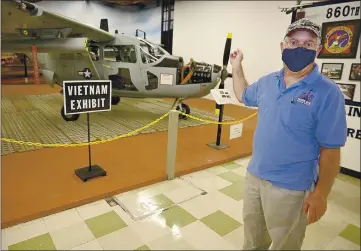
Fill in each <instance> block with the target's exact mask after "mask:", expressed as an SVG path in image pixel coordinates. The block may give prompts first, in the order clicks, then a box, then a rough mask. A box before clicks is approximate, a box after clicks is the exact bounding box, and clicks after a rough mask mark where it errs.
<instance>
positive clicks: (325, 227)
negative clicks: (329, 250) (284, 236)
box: [302, 220, 347, 250]
mask: <svg viewBox="0 0 361 251" xmlns="http://www.w3.org/2000/svg"><path fill="white" fill-rule="evenodd" d="M346 226H347V223H346V222H342V221H341V220H339V221H337V222H330V221H326V220H320V221H319V222H316V223H314V224H311V225H309V226H307V229H306V237H305V239H304V243H303V246H302V249H303V250H321V249H324V248H325V247H326V246H327V245H328V244H329V243H330V242H331V241H332V240H333V239H335V238H336V236H338V234H339V233H340V232H341V231H342V230H343V229H344V228H345V227H346Z"/></svg>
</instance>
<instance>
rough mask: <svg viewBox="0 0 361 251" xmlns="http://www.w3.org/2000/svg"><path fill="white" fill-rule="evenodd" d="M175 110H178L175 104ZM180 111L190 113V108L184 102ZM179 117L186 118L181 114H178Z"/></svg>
mask: <svg viewBox="0 0 361 251" xmlns="http://www.w3.org/2000/svg"><path fill="white" fill-rule="evenodd" d="M177 110H178V111H179V106H177ZM182 112H183V113H185V114H190V113H191V108H189V106H188V105H186V104H182ZM179 118H181V119H186V118H187V116H185V115H183V114H179Z"/></svg>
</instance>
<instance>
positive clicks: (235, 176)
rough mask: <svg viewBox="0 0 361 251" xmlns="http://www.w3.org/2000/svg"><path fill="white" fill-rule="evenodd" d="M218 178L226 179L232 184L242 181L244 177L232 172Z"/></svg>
mask: <svg viewBox="0 0 361 251" xmlns="http://www.w3.org/2000/svg"><path fill="white" fill-rule="evenodd" d="M218 176H219V177H221V178H223V179H225V180H227V181H229V182H232V183H235V182H238V181H241V180H242V176H240V175H238V174H236V173H235V172H232V171H229V172H226V173H222V174H219V175H218Z"/></svg>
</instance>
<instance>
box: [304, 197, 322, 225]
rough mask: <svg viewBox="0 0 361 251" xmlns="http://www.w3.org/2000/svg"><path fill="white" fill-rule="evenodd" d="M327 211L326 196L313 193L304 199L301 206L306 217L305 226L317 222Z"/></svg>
mask: <svg viewBox="0 0 361 251" xmlns="http://www.w3.org/2000/svg"><path fill="white" fill-rule="evenodd" d="M326 210H327V196H325V195H324V194H322V193H320V192H318V191H313V192H311V193H310V194H309V196H308V197H307V198H306V200H305V202H304V205H303V213H304V214H305V215H307V213H308V218H307V225H309V224H312V223H315V222H317V221H318V220H320V219H321V217H322V216H323V215H324V214H325V213H326Z"/></svg>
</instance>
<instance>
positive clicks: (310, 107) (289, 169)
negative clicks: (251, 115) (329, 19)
mask: <svg viewBox="0 0 361 251" xmlns="http://www.w3.org/2000/svg"><path fill="white" fill-rule="evenodd" d="M243 102H244V104H245V105H246V106H252V107H258V123H257V128H256V131H255V135H254V139H253V155H252V158H251V161H250V163H249V166H248V171H249V172H250V173H251V174H253V175H255V176H256V177H259V178H261V179H265V180H268V181H270V182H271V183H273V184H274V185H275V186H278V187H281V188H286V189H290V190H307V189H310V188H311V186H312V184H313V183H314V182H316V180H317V177H318V159H319V155H320V147H327V148H338V147H342V146H344V145H345V143H346V137H347V125H346V111H345V99H344V96H343V94H342V92H341V90H340V89H339V87H338V86H337V85H336V84H335V82H333V81H332V80H330V79H328V78H326V77H325V76H323V75H322V74H321V73H320V72H319V70H318V66H317V65H316V64H315V66H314V68H313V71H312V72H311V73H310V74H309V75H308V76H307V77H305V78H304V79H303V80H302V81H299V82H297V83H295V84H293V85H291V86H290V87H289V88H287V89H286V88H285V82H284V69H282V70H281V71H279V72H274V73H271V74H268V75H266V76H264V77H262V78H260V79H259V80H258V81H257V82H255V83H254V84H252V85H250V86H249V87H248V88H246V89H245V90H244V93H243Z"/></svg>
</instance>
